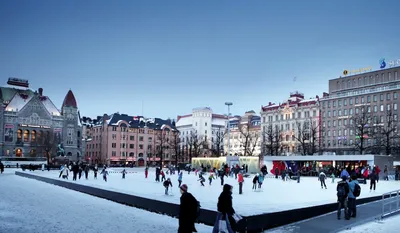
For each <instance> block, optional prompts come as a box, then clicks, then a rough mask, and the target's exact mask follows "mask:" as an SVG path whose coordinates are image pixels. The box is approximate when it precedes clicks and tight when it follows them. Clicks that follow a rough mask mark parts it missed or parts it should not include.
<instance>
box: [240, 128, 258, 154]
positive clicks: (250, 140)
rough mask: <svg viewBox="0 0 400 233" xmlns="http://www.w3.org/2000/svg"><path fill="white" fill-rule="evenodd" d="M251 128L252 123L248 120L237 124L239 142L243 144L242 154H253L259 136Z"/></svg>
mask: <svg viewBox="0 0 400 233" xmlns="http://www.w3.org/2000/svg"><path fill="white" fill-rule="evenodd" d="M252 128H253V125H252V124H251V122H250V121H249V122H247V124H241V125H239V133H240V143H241V144H242V146H243V152H244V156H253V154H254V151H255V149H256V146H257V143H258V139H259V137H260V135H259V134H257V133H254V130H252Z"/></svg>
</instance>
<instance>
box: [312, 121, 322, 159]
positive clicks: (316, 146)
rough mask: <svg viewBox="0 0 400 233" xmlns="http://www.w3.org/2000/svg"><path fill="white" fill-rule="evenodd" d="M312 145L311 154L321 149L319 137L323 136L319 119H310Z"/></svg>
mask: <svg viewBox="0 0 400 233" xmlns="http://www.w3.org/2000/svg"><path fill="white" fill-rule="evenodd" d="M309 123H310V134H309V135H310V139H309V140H310V142H309V143H310V146H309V150H310V151H309V154H311V155H313V154H314V153H317V152H318V151H320V150H321V141H322V140H320V138H319V137H322V134H321V131H322V127H321V124H320V122H318V121H317V120H312V119H311V120H310V121H309Z"/></svg>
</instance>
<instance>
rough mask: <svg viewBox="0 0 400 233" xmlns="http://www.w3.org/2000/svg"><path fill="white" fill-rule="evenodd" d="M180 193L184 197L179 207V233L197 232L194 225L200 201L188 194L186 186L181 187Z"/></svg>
mask: <svg viewBox="0 0 400 233" xmlns="http://www.w3.org/2000/svg"><path fill="white" fill-rule="evenodd" d="M180 192H181V194H182V196H181V198H180V201H181V204H180V205H179V228H178V233H191V232H197V230H196V228H195V225H194V223H195V221H196V218H197V216H196V215H197V208H198V205H199V204H198V201H197V200H196V198H195V197H194V196H193V195H192V194H191V193H189V192H188V186H187V185H186V184H182V185H181V186H180Z"/></svg>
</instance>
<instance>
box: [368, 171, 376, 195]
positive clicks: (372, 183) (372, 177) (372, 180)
mask: <svg viewBox="0 0 400 233" xmlns="http://www.w3.org/2000/svg"><path fill="white" fill-rule="evenodd" d="M369 179H370V185H369V191H370V192H371V191H372V187H374V191H375V189H376V181H377V175H376V173H375V172H372V173H371V175H370V176H369Z"/></svg>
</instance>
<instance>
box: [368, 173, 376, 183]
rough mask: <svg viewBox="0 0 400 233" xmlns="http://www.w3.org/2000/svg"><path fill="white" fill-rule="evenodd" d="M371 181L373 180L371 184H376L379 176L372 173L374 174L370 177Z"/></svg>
mask: <svg viewBox="0 0 400 233" xmlns="http://www.w3.org/2000/svg"><path fill="white" fill-rule="evenodd" d="M369 179H370V180H371V182H375V181H376V180H377V175H376V174H375V173H372V174H371V175H370V176H369Z"/></svg>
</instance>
